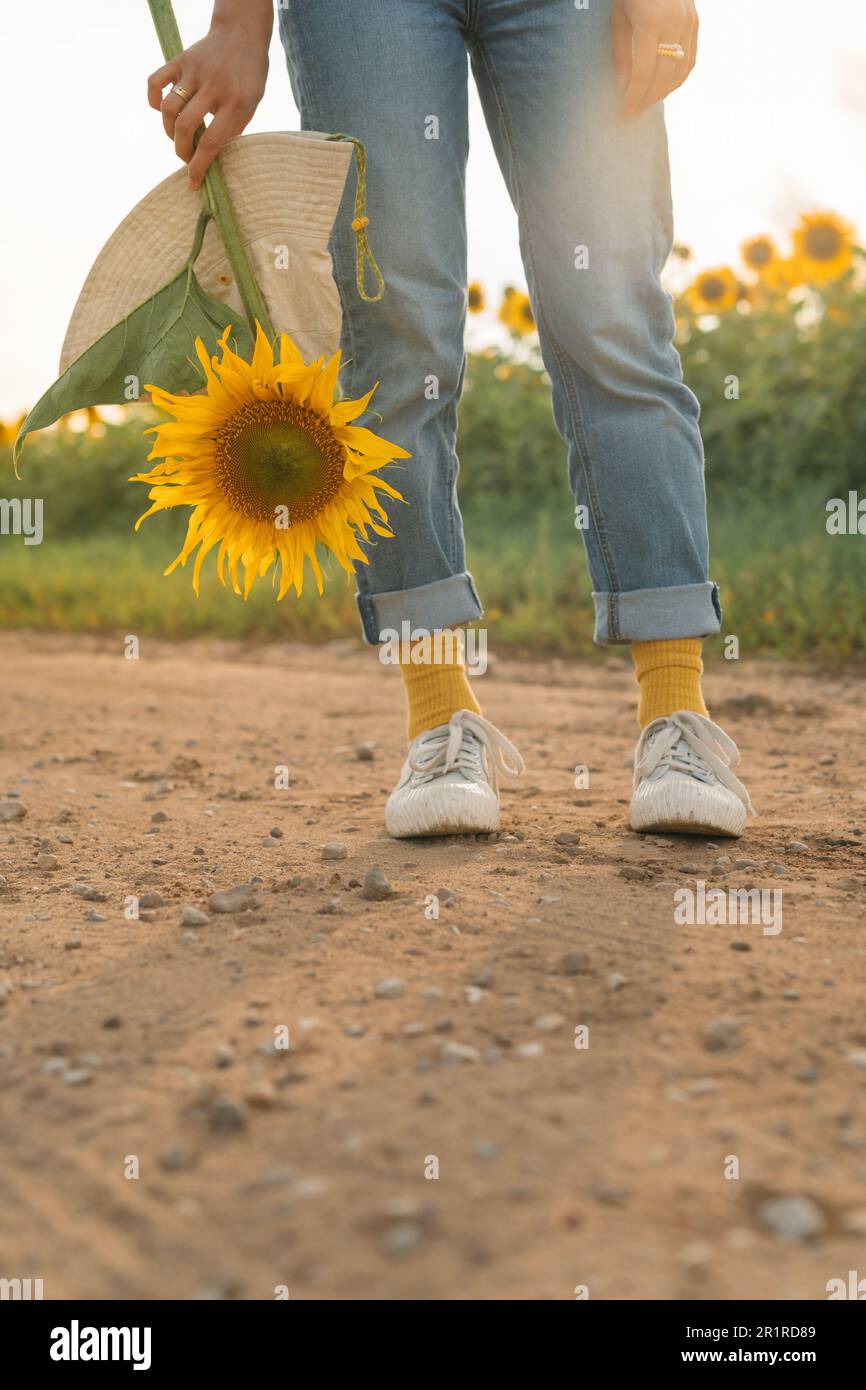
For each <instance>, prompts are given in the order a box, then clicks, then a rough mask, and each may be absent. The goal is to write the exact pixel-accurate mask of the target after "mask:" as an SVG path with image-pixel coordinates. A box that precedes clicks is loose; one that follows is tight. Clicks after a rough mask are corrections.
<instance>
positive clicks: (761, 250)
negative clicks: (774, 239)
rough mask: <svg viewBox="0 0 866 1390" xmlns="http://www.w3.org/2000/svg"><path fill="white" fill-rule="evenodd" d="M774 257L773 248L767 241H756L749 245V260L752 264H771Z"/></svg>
mask: <svg viewBox="0 0 866 1390" xmlns="http://www.w3.org/2000/svg"><path fill="white" fill-rule="evenodd" d="M772 259H773V249H772V247H771V246H770V244H769V242H767V241H755V242H753V243H752V245H751V246H750V247H749V260H750V261H751V263H752V265H755V266H761V265H769V263H770V261H771V260H772Z"/></svg>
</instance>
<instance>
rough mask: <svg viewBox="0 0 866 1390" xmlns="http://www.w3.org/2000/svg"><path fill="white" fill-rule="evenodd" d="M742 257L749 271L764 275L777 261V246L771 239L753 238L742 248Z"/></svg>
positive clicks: (766, 237)
mask: <svg viewBox="0 0 866 1390" xmlns="http://www.w3.org/2000/svg"><path fill="white" fill-rule="evenodd" d="M740 255H741V256H742V258H743V265H745V266H747V267H748V268H749V270H754V271H755V272H756V273H757V274H758V275H763V274H764V271H765V270H766V269H767V267H768V266H769V265H772V263H773V261H774V260H775V259H776V255H777V253H776V244H775V242H774V241H773V240H772V238H771V237H768V236H753V237H749V240H748V241H744V242H743V244H742V246H741V247H740Z"/></svg>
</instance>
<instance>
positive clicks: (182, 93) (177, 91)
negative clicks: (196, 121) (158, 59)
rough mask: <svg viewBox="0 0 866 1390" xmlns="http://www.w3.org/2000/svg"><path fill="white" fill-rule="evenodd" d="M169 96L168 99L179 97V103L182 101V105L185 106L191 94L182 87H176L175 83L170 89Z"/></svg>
mask: <svg viewBox="0 0 866 1390" xmlns="http://www.w3.org/2000/svg"><path fill="white" fill-rule="evenodd" d="M169 96H170V97H180V99H181V101H182V102H183V103H184V104H186V103H187V102H188V101H189V99H190V97H191V96H192V92H188V91H186V89H185V88H184V87H180V86H178V84H177V83H175V85H174V86H173V87H172V89H171V91H170V92H169Z"/></svg>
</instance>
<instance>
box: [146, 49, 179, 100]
mask: <svg viewBox="0 0 866 1390" xmlns="http://www.w3.org/2000/svg"><path fill="white" fill-rule="evenodd" d="M179 75H180V57H179V56H178V57H177V58H172V60H171V62H170V63H166V64H165V67H162V68H157V70H156V72H152V73H151V74H150V77H149V78H148V79H147V100H148V102H149V104H150V105H151V106H152V107H153V109H154V111H158V110H159V108H160V107H161V106H162V94H163V92H164V91H165V88H166V87H167V86H168V84H169V82H176V81H177V80H178V77H179Z"/></svg>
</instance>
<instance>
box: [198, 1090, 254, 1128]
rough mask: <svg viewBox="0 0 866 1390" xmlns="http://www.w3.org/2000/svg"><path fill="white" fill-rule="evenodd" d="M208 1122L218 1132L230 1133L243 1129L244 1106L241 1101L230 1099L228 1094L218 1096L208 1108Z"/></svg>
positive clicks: (244, 1121) (245, 1115) (245, 1120)
mask: <svg viewBox="0 0 866 1390" xmlns="http://www.w3.org/2000/svg"><path fill="white" fill-rule="evenodd" d="M208 1124H209V1125H210V1127H211V1129H212V1130H215V1131H216V1133H218V1134H232V1133H236V1132H237V1131H238V1130H241V1129H245V1128H246V1124H247V1112H246V1107H245V1106H244V1105H243V1103H242V1102H241V1101H237V1100H231V1099H230V1098H229V1097H228V1096H218V1097H217V1099H216V1100H214V1101H213V1102H212V1103H211V1105H210V1108H209V1110H208Z"/></svg>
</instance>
